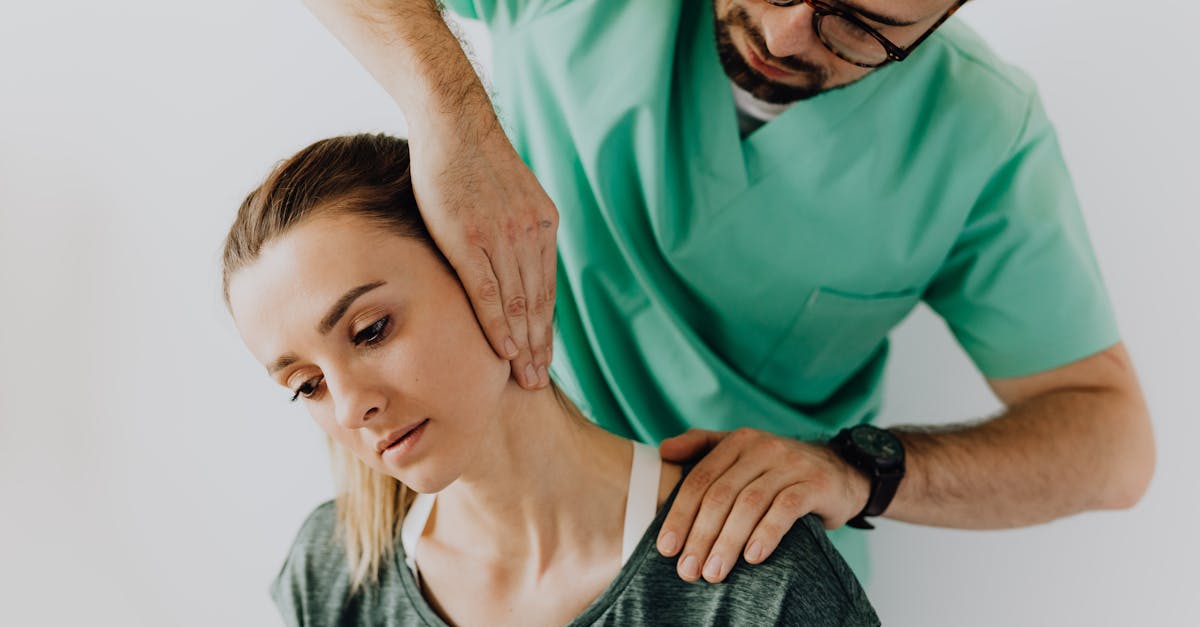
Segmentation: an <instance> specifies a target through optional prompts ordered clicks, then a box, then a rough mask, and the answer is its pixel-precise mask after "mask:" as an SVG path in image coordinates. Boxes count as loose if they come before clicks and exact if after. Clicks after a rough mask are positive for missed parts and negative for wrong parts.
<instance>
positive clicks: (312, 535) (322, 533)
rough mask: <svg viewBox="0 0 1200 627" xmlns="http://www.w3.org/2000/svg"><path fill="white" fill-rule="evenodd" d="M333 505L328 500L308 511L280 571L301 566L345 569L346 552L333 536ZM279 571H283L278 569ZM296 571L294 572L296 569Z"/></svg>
mask: <svg viewBox="0 0 1200 627" xmlns="http://www.w3.org/2000/svg"><path fill="white" fill-rule="evenodd" d="M336 530H337V506H336V505H335V503H334V501H332V500H329V501H326V502H324V503H321V504H320V505H318V506H317V507H316V508H314V509H313V511H312V512H311V513H309V515H308V517H307V518H305V519H304V523H303V524H301V525H300V531H298V532H297V533H296V538H295V539H294V540H293V541H292V547H291V549H290V550H289V551H288V558H287V562H285V563H284V568H283V571H285V572H286V571H288V570H289V567H291V568H290V570H295V568H296V567H303V568H304V569H305V570H306V571H314V570H315V571H319V572H321V573H328V572H330V571H336V570H348V567H347V564H346V554H345V552H344V551H343V550H342V544H341V542H340V541H339V539H338V537H337V533H336ZM281 574H283V573H282V572H281ZM296 574H298V573H296Z"/></svg>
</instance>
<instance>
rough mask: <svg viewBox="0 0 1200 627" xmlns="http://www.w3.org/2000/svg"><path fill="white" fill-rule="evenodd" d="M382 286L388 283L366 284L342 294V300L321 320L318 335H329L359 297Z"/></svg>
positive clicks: (331, 307)
mask: <svg viewBox="0 0 1200 627" xmlns="http://www.w3.org/2000/svg"><path fill="white" fill-rule="evenodd" d="M382 285H387V281H375V282H374V283H364V284H363V285H360V286H358V287H352V288H350V289H349V290H348V291H347V292H346V293H345V294H342V297H341V298H339V299H337V302H335V303H333V305H332V306H330V307H329V313H327V314H325V317H324V318H322V319H321V324H319V325H317V333H320V334H321V335H328V334H329V332H330V331H332V330H333V327H335V326H337V323H338V320H341V319H342V316H344V315H346V310H347V309H350V305H352V304H354V301H355V300H357V299H358V297H359V296H362V295H363V294H366V293H367V292H369V291H371V290H373V289H375V288H377V287H380V286H382Z"/></svg>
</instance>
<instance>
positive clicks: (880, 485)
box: [829, 425, 904, 529]
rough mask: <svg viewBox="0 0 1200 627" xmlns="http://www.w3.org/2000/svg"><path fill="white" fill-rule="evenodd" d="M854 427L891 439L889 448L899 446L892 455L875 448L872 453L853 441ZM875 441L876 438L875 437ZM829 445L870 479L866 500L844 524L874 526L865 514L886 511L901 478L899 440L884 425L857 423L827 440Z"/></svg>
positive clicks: (902, 468) (869, 527)
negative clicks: (885, 454)
mask: <svg viewBox="0 0 1200 627" xmlns="http://www.w3.org/2000/svg"><path fill="white" fill-rule="evenodd" d="M854 430H866V431H867V432H868V433H866V434H865V435H868V436H872V435H874V436H876V438H878V437H882V438H884V440H885V441H890V442H891V443H892V448H893V449H896V448H898V449H899V450H898V451H895V450H893V453H892V455H891V456H888V457H879V456H878V455H880V453H879V452H878V451H877V452H876V453H875V454H872V453H871V452H870V451H868V450H865V449H864V448H862V447H860V446H859V445H857V444H856V443H855V441H854V438H853V437H852V433H851V432H852V431H854ZM860 435H864V434H860ZM876 441H878V440H877V439H876ZM829 447H830V448H831V449H832V450H833V452H834V453H836V454H837V455H838V457H841V458H842V459H844V460H846V462H847V463H849V464H850V465H851V466H853V467H854V468H856V469H858V470H859V472H862V473H863V475H865V476H866V477H867V480H868V481H870V483H871V493H870V496H868V497H867V504H866V505H865V506H864V507H863V509H862V511H860V512H859V513H858V515H856V516H855V517H854V518H851V519H850V520H848V521H846V524H847V525H849V526H851V527H854V528H856V529H874V528H875V526H874V525H872V524H871V523H869V522H867V518H866V517H867V516H879V515H880V514H882V513H883V512H885V511H887V508H888V505H890V504H891V503H892V499H893V498H894V497H895V496H896V491H897V490H898V489H899V487H900V480H901V479H903V478H904V451H903V444H902V443H901V442H900V440H899V439H897V438H896V437H895V436H894V435H893V434H891V433H890V432H887V431H885V430H884V429H880V428H878V427H874V426H870V425H859V426H857V427H851V428H849V429H843V430H842V431H841V432H839V433H838V434H837V435H836V436H834V438H833V439H832V440H830V441H829Z"/></svg>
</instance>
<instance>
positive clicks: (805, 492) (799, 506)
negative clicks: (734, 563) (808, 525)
mask: <svg viewBox="0 0 1200 627" xmlns="http://www.w3.org/2000/svg"><path fill="white" fill-rule="evenodd" d="M811 495H812V491H811V490H809V489H808V487H807V486H806V485H805V484H802V483H798V484H793V485H791V486H789V487H787V488H785V489H784V490H783V491H782V492H780V493H779V494H778V495H777V496H776V497H775V500H774V501H772V502H771V507H770V509H768V510H767V513H766V514H765V515H763V517H762V520H760V521H758V526H756V527H755V528H754V533H752V534H750V541H749V542H747V543H746V553H745V557H746V561H747V562H750V563H751V564H760V563H762V561H763V560H765V559H767V558H768V557H770V556H771V553H774V552H775V549H776V548H777V547H778V546H779V542H780V541H781V540H783V536H785V535H787V532H788V531H789V530H791V528H792V525H795V524H796V521H798V520H800V519H801V518H803V517H804V516H806V515H808V514H809V513H810V512H811V511H812V503H811Z"/></svg>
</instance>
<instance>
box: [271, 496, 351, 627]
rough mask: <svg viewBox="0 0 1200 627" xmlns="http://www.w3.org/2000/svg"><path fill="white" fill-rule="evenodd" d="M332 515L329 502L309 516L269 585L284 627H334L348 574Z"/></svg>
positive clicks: (347, 592)
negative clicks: (328, 626)
mask: <svg viewBox="0 0 1200 627" xmlns="http://www.w3.org/2000/svg"><path fill="white" fill-rule="evenodd" d="M336 516H337V512H336V509H335V507H334V504H333V501H329V502H326V503H324V504H322V505H320V506H318V507H317V508H316V509H315V510H314V511H313V512H312V514H310V515H309V517H308V519H307V520H305V521H304V525H303V526H302V527H301V528H300V532H299V533H297V534H296V539H295V541H294V542H293V543H292V548H291V550H290V551H289V552H288V557H287V560H286V561H285V562H284V564H283V567H282V568H281V569H280V571H279V574H278V575H277V576H276V577H275V581H274V582H273V583H272V584H271V598H272V599H273V600H274V601H275V605H276V607H278V608H279V613H280V615H281V616H282V617H283V621H284V624H286V625H288V627H300V626H302V625H303V626H309V625H335V624H338V621H339V618H340V616H341V615H342V612H343V609H344V606H345V604H346V600H347V598H348V597H349V581H350V580H349V575H350V573H349V568H348V566H347V563H346V556H345V553H344V552H343V551H342V549H341V546H340V545H339V544H338V542H337V538H336V536H335V534H334V528H335V524H336Z"/></svg>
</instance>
